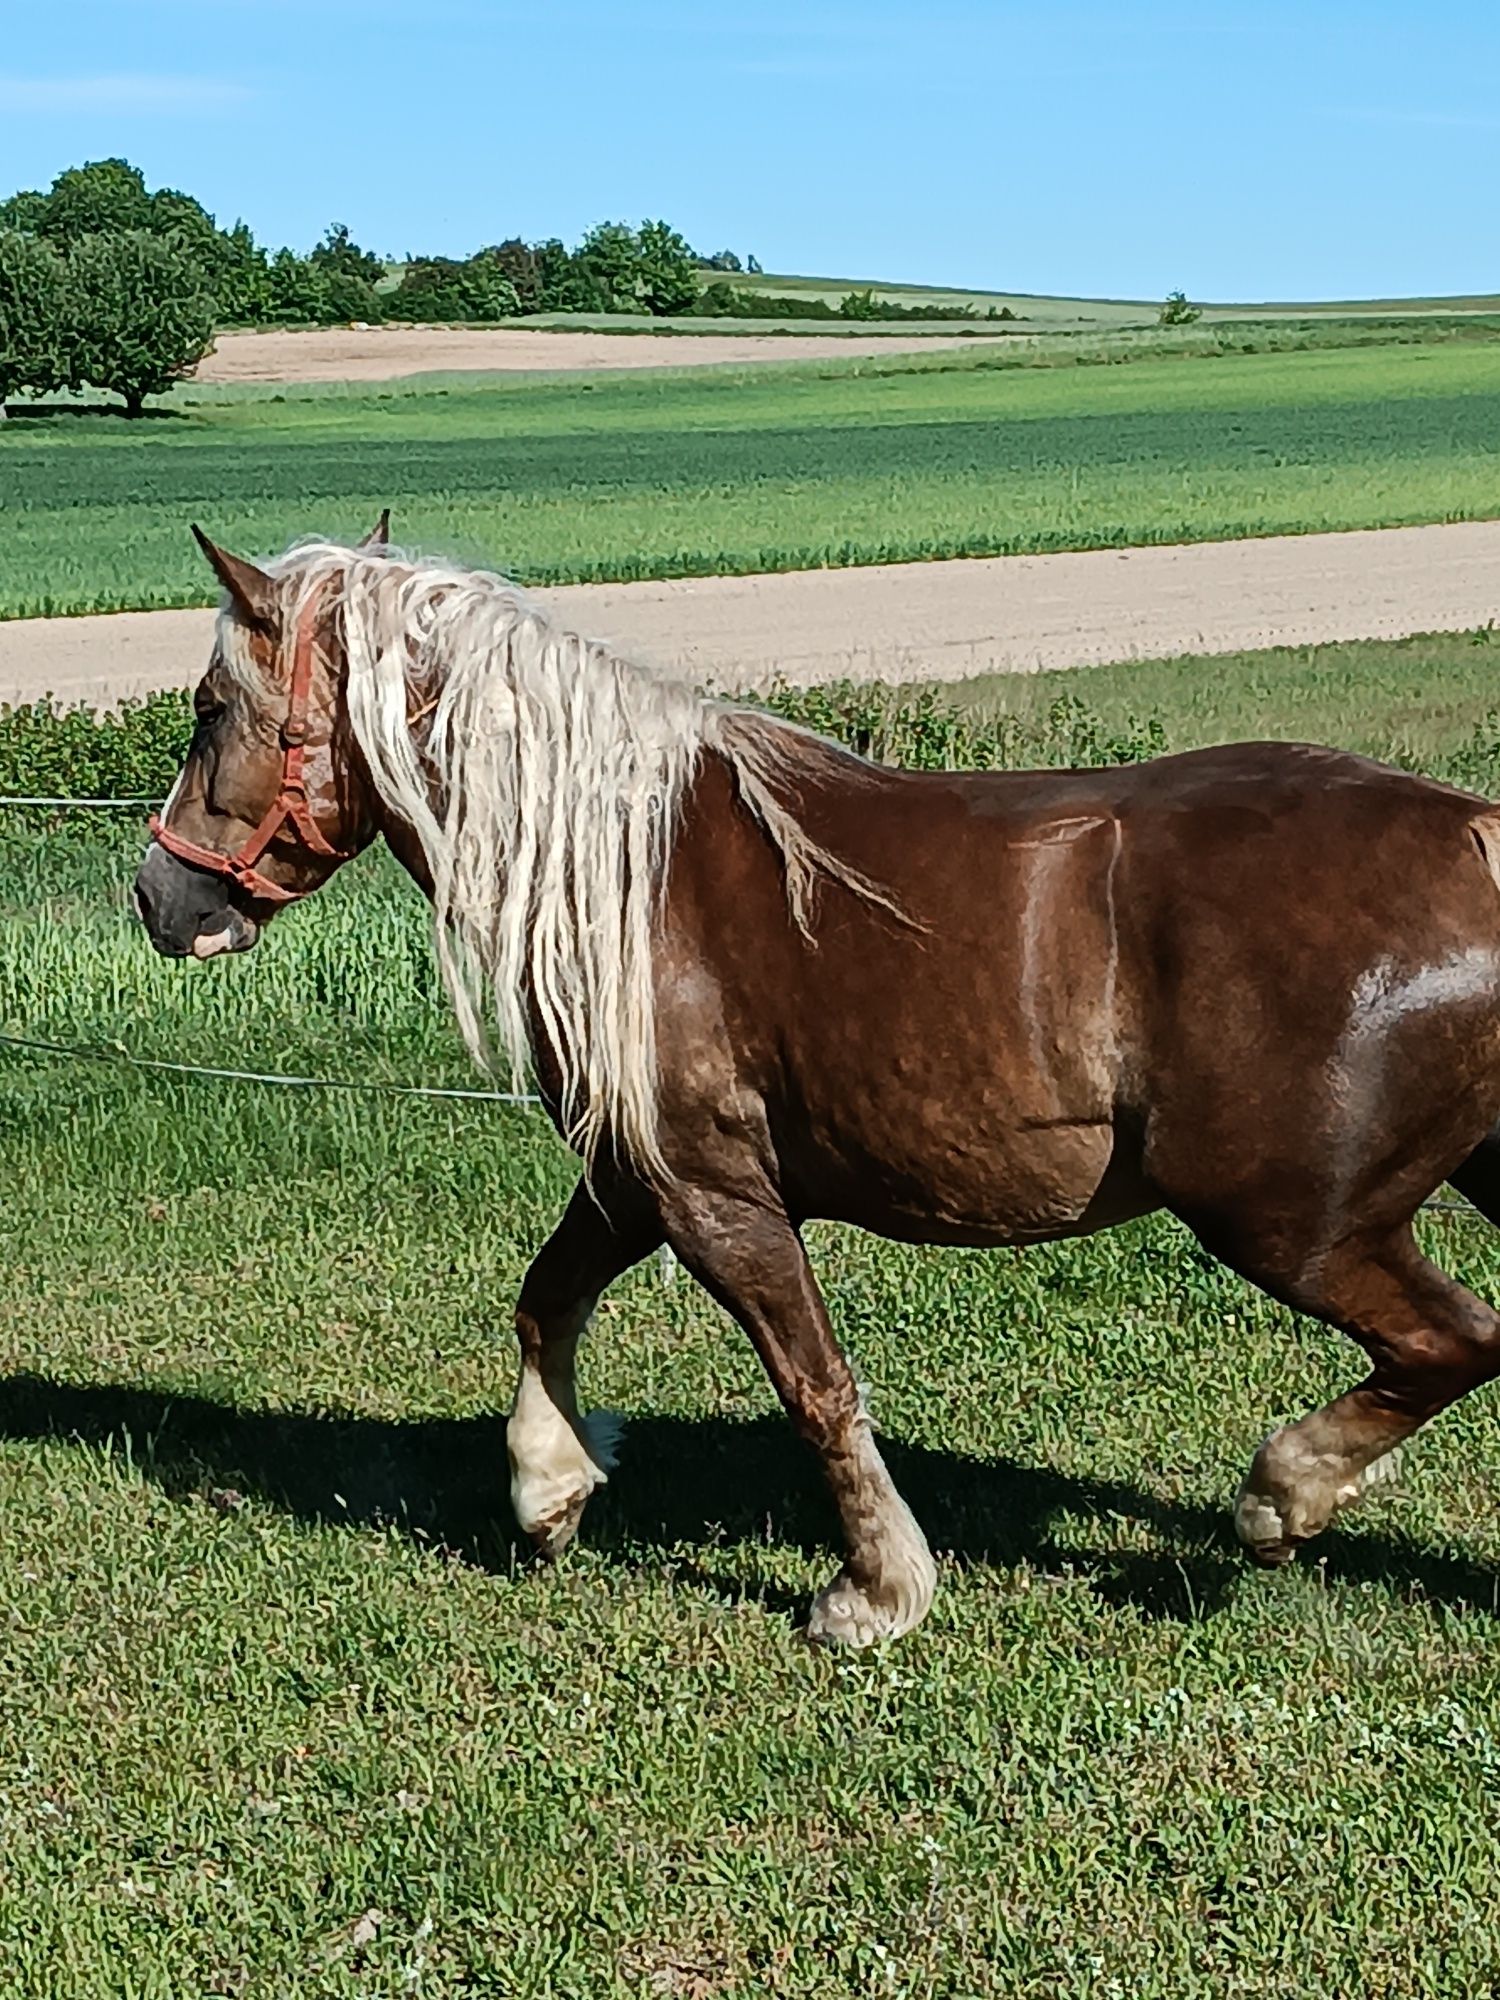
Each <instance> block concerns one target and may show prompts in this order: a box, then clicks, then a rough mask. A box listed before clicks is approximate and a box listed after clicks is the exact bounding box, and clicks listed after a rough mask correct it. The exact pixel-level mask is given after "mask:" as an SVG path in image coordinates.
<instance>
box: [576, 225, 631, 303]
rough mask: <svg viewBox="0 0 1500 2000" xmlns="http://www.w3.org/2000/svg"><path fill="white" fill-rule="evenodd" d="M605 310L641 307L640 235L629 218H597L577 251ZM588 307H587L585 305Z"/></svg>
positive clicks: (587, 277)
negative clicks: (600, 220)
mask: <svg viewBox="0 0 1500 2000" xmlns="http://www.w3.org/2000/svg"><path fill="white" fill-rule="evenodd" d="M574 255H575V258H576V261H577V263H578V266H579V269H580V271H581V272H582V274H583V276H584V277H585V279H586V280H587V281H588V283H589V285H590V286H591V287H592V289H593V290H594V291H595V292H596V293H597V294H598V296H599V298H600V300H601V301H602V304H601V305H600V306H599V307H596V308H595V310H597V311H603V312H638V311H639V310H640V303H641V300H640V279H641V246H640V239H639V238H638V237H637V235H636V233H635V231H634V230H633V229H632V228H631V227H630V225H629V223H627V222H596V223H595V224H594V227H593V228H592V229H591V230H590V231H589V232H588V234H587V235H586V236H585V237H584V239H583V241H582V242H581V243H580V244H579V246H578V249H577V251H576V252H575V253H574ZM585 310H587V308H585Z"/></svg>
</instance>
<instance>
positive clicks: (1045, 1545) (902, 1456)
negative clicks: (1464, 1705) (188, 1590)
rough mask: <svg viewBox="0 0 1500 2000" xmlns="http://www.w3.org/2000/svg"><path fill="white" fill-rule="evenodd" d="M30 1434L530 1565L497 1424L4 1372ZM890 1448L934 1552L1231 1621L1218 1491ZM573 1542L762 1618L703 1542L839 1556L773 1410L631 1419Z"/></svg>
mask: <svg viewBox="0 0 1500 2000" xmlns="http://www.w3.org/2000/svg"><path fill="white" fill-rule="evenodd" d="M43 1438H60V1439H63V1440H71V1441H77V1442H79V1443H83V1444H90V1445H103V1444H111V1445H113V1446H114V1447H115V1448H116V1449H120V1450H123V1451H128V1453H129V1457H130V1461H131V1463H132V1465H133V1466H134V1467H135V1469H136V1470H137V1472H139V1473H141V1474H142V1475H143V1476H145V1477H146V1478H149V1479H151V1480H153V1481H154V1482H155V1483H156V1484H157V1485H158V1486H159V1487H160V1488H161V1489H162V1490H163V1491H164V1492H166V1493H167V1494H169V1495H171V1496H172V1497H174V1498H177V1499H181V1500H184V1501H186V1500H190V1499H196V1500H198V1501H200V1502H201V1503H202V1504H207V1505H214V1506H218V1507H221V1508H225V1509H233V1508H234V1507H235V1506H236V1505H237V1504H238V1500H239V1499H240V1498H241V1497H243V1498H253V1499H258V1500H261V1501H263V1502H268V1503H269V1504H271V1505H273V1506H275V1507H278V1508H280V1509H282V1510H283V1511H284V1512H286V1513H288V1514H291V1515H293V1516H295V1517H296V1518H297V1519H299V1520H303V1521H315V1522H322V1523H326V1524H333V1525H339V1526H353V1527H372V1526H385V1527H387V1528H390V1529H394V1530H395V1531H396V1532H399V1533H401V1534H403V1535H405V1536H407V1537H408V1538H409V1539H410V1540H412V1541H414V1542H416V1543H418V1544H419V1545H421V1546H424V1547H427V1548H430V1549H433V1550H434V1551H446V1552H448V1553H449V1554H451V1555H453V1556H456V1557H458V1558H460V1559H462V1560H465V1561H468V1562H472V1563H475V1564H478V1565H480V1566H482V1567H484V1568H486V1569H488V1570H491V1571H493V1572H495V1573H496V1574H500V1575H508V1574H510V1573H511V1572H512V1571H513V1570H514V1569H515V1568H516V1567H517V1566H519V1565H521V1564H524V1563H525V1562H526V1561H527V1560H528V1559H529V1548H528V1545H527V1544H526V1543H525V1541H524V1538H522V1537H521V1536H520V1534H519V1533H518V1531H517V1529H516V1526H515V1523H514V1521H513V1519H512V1517H511V1513H510V1507H509V1504H508V1502H507V1500H506V1497H505V1488H506V1464H505V1442H504V1426H503V1421H502V1419H501V1418H500V1417H498V1416H483V1417H453V1418H442V1417H439V1418H427V1419H412V1420H410V1421H394V1420H390V1419H385V1418H373V1417H349V1416H338V1415H322V1414H318V1413H315V1412H310V1411H309V1412H300V1411H298V1412H280V1411H277V1412H271V1411H257V1410H241V1409H237V1408H235V1407H234V1406H232V1405H229V1404H223V1403H216V1402H213V1401H211V1400H209V1399H208V1398H206V1397H202V1396H193V1395H173V1394H171V1393H169V1392H166V1391H162V1390H157V1389H139V1388H131V1387H128V1386H115V1385H109V1384H98V1385H94V1384H79V1383H68V1382H58V1381H53V1380H51V1379H49V1378H48V1377H45V1376H40V1375H16V1376H12V1377H10V1378H9V1379H8V1380H5V1381H0V1439H43ZM883 1448H884V1450H885V1454H886V1458H887V1461H888V1463H889V1464H890V1467H891V1471H892V1473H893V1475H894V1477H895V1479H896V1482H897V1484H898V1485H899V1486H900V1488H901V1490H902V1492H903V1493H904V1494H905V1495H906V1498H907V1500H908V1501H909V1502H910V1504H911V1506H912V1509H913V1511H914V1512H915V1513H916V1515H917V1518H918V1519H919V1520H920V1521H921V1523H922V1525H923V1527H924V1528H925V1529H926V1531H927V1533H928V1535H929V1537H930V1538H931V1540H932V1543H933V1545H934V1547H935V1548H937V1549H939V1550H940V1551H944V1552H946V1553H949V1554H951V1555H953V1556H955V1557H957V1558H958V1559H959V1560H961V1561H963V1562H966V1563H974V1564H985V1565H993V1566H996V1567H999V1568H1011V1567H1014V1566H1017V1565H1020V1564H1028V1565H1030V1566H1032V1567H1033V1568H1038V1569H1041V1570H1043V1571H1051V1572H1060V1573H1070V1574H1072V1575H1074V1576H1078V1577H1082V1578H1084V1579H1086V1580H1087V1581H1088V1583H1089V1585H1090V1587H1091V1588H1092V1589H1093V1590H1094V1591H1095V1593H1096V1594H1097V1595H1098V1596H1099V1597H1100V1598H1101V1599H1102V1600H1103V1601H1105V1602H1106V1603H1109V1604H1115V1605H1127V1606H1133V1607H1134V1608H1135V1609H1136V1610H1137V1611H1138V1612H1139V1613H1141V1614H1142V1615H1144V1616H1147V1617H1152V1618H1164V1619H1169V1620H1173V1621H1177V1622H1182V1623H1191V1622H1196V1621H1198V1620H1200V1619H1203V1618H1206V1617H1209V1616H1211V1615H1212V1614H1213V1613H1214V1612H1216V1611H1218V1610H1221V1609H1223V1608H1224V1607H1225V1606H1226V1605H1227V1604H1228V1603H1229V1602H1230V1601H1231V1599H1232V1598H1233V1597H1234V1595H1235V1594H1236V1592H1237V1591H1238V1590H1239V1589H1240V1588H1242V1587H1243V1586H1244V1585H1245V1584H1246V1582H1247V1581H1250V1580H1251V1579H1252V1576H1253V1572H1251V1571H1250V1569H1249V1568H1248V1566H1247V1564H1246V1563H1245V1561H1244V1558H1243V1557H1242V1556H1241V1555H1240V1553H1239V1551H1238V1549H1237V1547H1236V1545H1235V1542H1234V1538H1233V1535H1232V1532H1231V1530H1230V1527H1229V1521H1228V1506H1227V1496H1226V1505H1225V1506H1224V1507H1222V1508H1219V1507H1205V1506H1197V1505H1191V1504H1187V1505H1184V1504H1176V1503H1172V1502H1169V1501H1164V1500H1161V1499H1159V1498H1157V1497H1155V1496H1153V1495H1150V1494H1147V1493H1144V1492H1141V1491H1140V1490H1138V1489H1137V1488H1134V1487H1131V1486H1127V1485H1125V1484H1123V1483H1121V1482H1116V1481H1110V1480H1104V1479H1087V1478H1079V1477H1075V1476H1073V1475H1070V1474H1066V1473H1061V1472H1053V1471H1049V1470H1047V1469H1045V1468H1037V1467H1034V1466H1023V1465H1017V1464H1015V1463H1014V1462H1012V1461H1010V1460H1006V1459H974V1458H967V1457H964V1456H962V1455H960V1454H957V1453H953V1452H944V1451H931V1450H927V1449H925V1448H923V1447H921V1446H915V1445H903V1444H898V1443H895V1442H892V1441H890V1440H885V1441H883ZM1059 1516H1067V1517H1068V1519H1069V1521H1070V1523H1071V1532H1069V1533H1068V1535H1067V1536H1066V1537H1065V1538H1064V1539H1058V1538H1056V1537H1055V1534H1054V1523H1055V1522H1056V1520H1057V1518H1058V1517H1059ZM1121 1520H1124V1521H1128V1522H1135V1523H1140V1524H1143V1525H1144V1526H1145V1527H1146V1528H1147V1529H1149V1531H1150V1533H1151V1537H1152V1539H1153V1541H1154V1542H1156V1543H1157V1544H1159V1545H1160V1546H1158V1547H1156V1548H1154V1549H1152V1550H1150V1551H1129V1550H1122V1549H1120V1548H1118V1547H1115V1546H1112V1543H1113V1542H1114V1541H1115V1540H1116V1539H1117V1535H1116V1524H1117V1523H1118V1522H1119V1521H1121ZM1091 1524H1092V1525H1091ZM1095 1528H1096V1529H1097V1532H1095ZM584 1534H585V1537H586V1540H587V1542H588V1544H589V1546H590V1547H592V1548H594V1549H603V1550H605V1551H606V1552H609V1553H610V1554H611V1555H612V1556H614V1557H616V1558H617V1559H618V1560H620V1561H621V1562H622V1563H624V1562H628V1561H629V1560H630V1559H631V1557H632V1553H633V1552H637V1551H639V1550H641V1549H651V1548H658V1549H671V1550H674V1551H675V1552H676V1556H677V1560H678V1562H679V1564H680V1566H681V1567H682V1568H683V1569H684V1571H685V1573H687V1574H688V1575H690V1576H692V1577H693V1578H694V1579H695V1580H696V1581H698V1582H699V1583H700V1584H701V1585H702V1586H703V1587H705V1588H707V1589H710V1590H713V1591H715V1592H717V1593H718V1594H720V1595H722V1596H725V1597H727V1598H730V1599H738V1598H752V1599H754V1600H755V1601H757V1602H761V1603H763V1604H765V1605H767V1606H768V1608H771V1609H775V1610H786V1609H790V1608H793V1607H792V1600H790V1599H789V1598H787V1597H786V1596H785V1594H784V1593H782V1592H781V1591H779V1590H778V1589H776V1588H775V1587H771V1586H767V1585H765V1584H764V1583H763V1582H761V1581H758V1580H753V1579H747V1580H745V1581H742V1582H738V1583H737V1582H735V1581H734V1580H733V1579H732V1578H726V1576H725V1574H724V1573H723V1571H724V1566H723V1564H720V1563H713V1564H709V1563H708V1562H707V1561H706V1552H707V1547H708V1545H710V1544H713V1543H719V1544H735V1543H744V1542H746V1541H750V1542H754V1541H764V1540H771V1541H776V1542H782V1543H789V1544H792V1545H793V1546H796V1547H798V1548H801V1549H804V1550H807V1551H809V1552H814V1553H826V1554H827V1555H828V1557H829V1558H830V1561H831V1560H832V1557H833V1552H834V1550H835V1548H836V1546H837V1524H836V1521H835V1519H834V1517H833V1514H832V1510H831V1507H830V1505H829V1503H828V1500H827V1498H826V1496H825V1495H824V1493H823V1490H822V1487H821V1484H820V1482H819V1480H818V1478H817V1474H816V1470H815V1468H814V1466H813V1465H812V1463H811V1460H810V1458H809V1457H808V1455H807V1454H806V1452H805V1451H804V1449H803V1447H802V1446H801V1445H799V1444H798V1442H797V1440H796V1439H795V1437H794V1436H793V1434H792V1432H791V1430H790V1428H789V1426H788V1425H786V1424H785V1423H784V1422H782V1421H780V1420H779V1419H776V1418H761V1419H757V1420H755V1421H752V1422H734V1421H729V1420H726V1419H722V1418H692V1419H689V1418H683V1417H653V1416H642V1417H638V1418H632V1419H631V1421H630V1424H629V1427H628V1429H627V1431H626V1436H625V1446H624V1451H623V1454H622V1459H621V1466H620V1471H619V1473H618V1475H617V1476H616V1477H615V1478H614V1479H613V1480H612V1481H611V1483H610V1484H609V1486H607V1487H606V1488H604V1489H603V1490H602V1491H601V1492H600V1493H599V1494H598V1495H597V1496H596V1497H595V1499H594V1501H593V1502H592V1503H591V1505H590V1509H589V1514H588V1519H587V1522H586V1524H585V1529H584ZM695 1546H696V1547H698V1548H700V1549H703V1550H704V1551H705V1560H704V1561H703V1562H702V1563H698V1562H694V1561H693V1560H692V1558H691V1556H686V1552H687V1551H690V1550H691V1549H693V1548H694V1547H695ZM685 1556H686V1560H684V1558H685ZM1308 1559H1309V1558H1306V1557H1305V1558H1304V1561H1306V1560H1308ZM1317 1560H1318V1561H1319V1562H1320V1563H1321V1564H1322V1566H1323V1568H1324V1570H1325V1573H1326V1575H1327V1576H1328V1577H1329V1578H1330V1579H1334V1580H1345V1581H1350V1582H1364V1583H1371V1584H1374V1585H1377V1586H1380V1587H1382V1588H1384V1589H1386V1590H1389V1591H1392V1592H1394V1593H1396V1594H1400V1595H1406V1594H1409V1593H1410V1594H1416V1595H1419V1596H1421V1597H1423V1598H1425V1599H1426V1600H1427V1601H1429V1602H1432V1603H1435V1604H1439V1605H1442V1606H1444V1607H1446V1608H1448V1609H1451V1610H1458V1611H1481V1612H1489V1613H1495V1612H1500V1572H1497V1571H1496V1570H1494V1569H1492V1568H1490V1567H1488V1566H1486V1565H1484V1564H1481V1563H1477V1562H1472V1561H1469V1560H1466V1559H1465V1558H1464V1557H1462V1556H1460V1555H1448V1554H1443V1553H1440V1552H1437V1551H1434V1550H1430V1549H1424V1548H1421V1547H1420V1546H1418V1545H1416V1544H1414V1543H1411V1542H1408V1541H1406V1540H1403V1539H1401V1538H1400V1537H1396V1536H1389V1535H1383V1534H1380V1533H1364V1534H1360V1535H1347V1534H1341V1533H1340V1532H1338V1531H1337V1530H1334V1531H1332V1532H1331V1533H1329V1534H1327V1535H1326V1536H1324V1537H1323V1539H1322V1540H1321V1541H1320V1542H1319V1543H1318V1545H1317ZM752 1566H753V1565H752Z"/></svg>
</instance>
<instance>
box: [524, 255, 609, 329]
mask: <svg viewBox="0 0 1500 2000" xmlns="http://www.w3.org/2000/svg"><path fill="white" fill-rule="evenodd" d="M531 249H532V255H533V256H534V257H535V259H536V273H537V310H538V311H539V312H609V311H611V310H612V307H611V305H610V302H609V295H608V293H607V292H606V291H605V289H604V287H603V285H602V284H601V283H600V281H599V279H598V278H597V277H596V275H595V274H594V272H593V271H592V270H591V269H590V268H589V266H588V265H586V264H585V263H584V261H583V259H582V257H581V256H575V254H574V253H573V252H572V251H571V250H569V249H568V248H567V246H566V244H564V243H562V242H561V241H560V240H559V239H558V238H557V237H556V236H551V237H549V238H548V239H547V241H546V242H545V243H534V244H533V245H532V246H531Z"/></svg>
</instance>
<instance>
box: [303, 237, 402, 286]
mask: <svg viewBox="0 0 1500 2000" xmlns="http://www.w3.org/2000/svg"><path fill="white" fill-rule="evenodd" d="M308 262H309V263H310V264H316V265H317V266H318V267H319V269H320V270H324V271H329V272H335V271H336V272H338V273H339V274H340V276H342V277H345V278H354V279H356V280H357V281H358V282H359V283H360V284H363V285H370V286H374V285H378V284H379V283H380V281H381V279H382V278H383V277H384V276H385V265H384V264H383V263H382V262H381V261H380V259H379V258H378V257H377V256H376V255H375V253H374V252H373V251H371V250H361V249H360V247H359V245H358V244H357V243H356V242H355V240H354V238H353V237H352V236H351V235H350V234H349V225H348V223H347V222H332V223H330V224H329V225H328V228H327V230H326V231H325V233H324V236H323V240H322V242H321V243H319V245H318V246H317V248H316V249H315V250H314V251H313V252H312V254H311V256H310V257H309V258H308Z"/></svg>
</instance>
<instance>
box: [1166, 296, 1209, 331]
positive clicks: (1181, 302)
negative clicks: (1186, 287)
mask: <svg viewBox="0 0 1500 2000" xmlns="http://www.w3.org/2000/svg"><path fill="white" fill-rule="evenodd" d="M1202 317H1203V314H1202V311H1201V310H1200V309H1199V307H1197V306H1194V305H1189V304H1188V299H1187V294H1186V292H1168V293H1167V296H1166V298H1165V299H1164V300H1163V301H1162V308H1161V311H1160V312H1159V313H1158V314H1157V315H1156V323H1157V325H1158V326H1191V325H1192V324H1193V322H1194V320H1198V319H1202Z"/></svg>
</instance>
